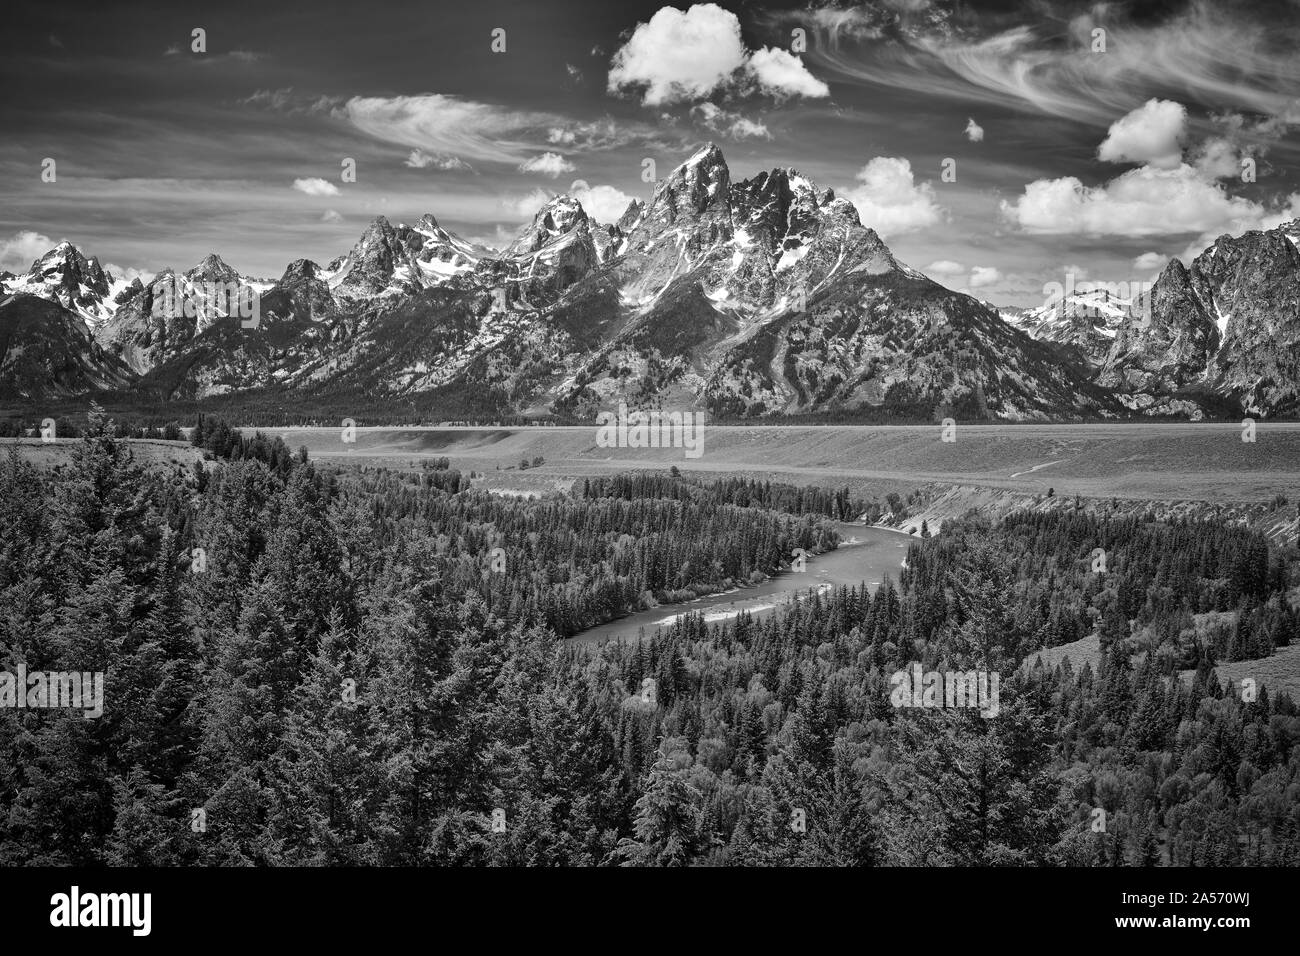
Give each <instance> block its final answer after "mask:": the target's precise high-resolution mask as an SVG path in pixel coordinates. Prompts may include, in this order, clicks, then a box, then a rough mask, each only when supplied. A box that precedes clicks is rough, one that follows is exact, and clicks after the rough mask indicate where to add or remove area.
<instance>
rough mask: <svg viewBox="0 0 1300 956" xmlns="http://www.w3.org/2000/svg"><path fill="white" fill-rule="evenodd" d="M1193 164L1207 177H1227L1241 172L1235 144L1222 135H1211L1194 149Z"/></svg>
mask: <svg viewBox="0 0 1300 956" xmlns="http://www.w3.org/2000/svg"><path fill="white" fill-rule="evenodd" d="M1193 165H1194V166H1195V167H1196V170H1197V172H1199V173H1200V174H1201V175H1203V176H1205V177H1206V178H1208V179H1227V178H1228V177H1229V176H1236V175H1237V174H1238V173H1240V172H1241V158H1240V157H1239V155H1238V152H1237V148H1236V146H1234V145H1233V143H1232V142H1230V141H1229V140H1228V139H1226V138H1224V137H1222V136H1212V137H1210V138H1209V139H1207V140H1206V141H1205V142H1203V143H1201V144H1200V145H1199V146H1198V147H1197V148H1196V150H1195V159H1194V160H1193Z"/></svg>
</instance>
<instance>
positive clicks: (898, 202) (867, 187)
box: [842, 156, 943, 236]
mask: <svg viewBox="0 0 1300 956" xmlns="http://www.w3.org/2000/svg"><path fill="white" fill-rule="evenodd" d="M857 178H858V181H859V182H860V183H861V185H860V186H852V187H850V188H849V189H846V190H843V192H842V195H843V196H844V198H846V199H848V200H849V201H850V202H852V203H853V205H855V206H856V207H857V209H858V215H859V216H860V217H861V218H862V224H863V225H864V226H868V227H869V228H872V229H874V230H876V232H878V233H880V234H881V235H882V236H896V235H899V234H901V233H905V232H913V231H915V230H917V229H924V228H925V227H927V226H933V225H935V224H936V223H938V222H939V221H940V220H942V218H943V210H942V209H941V208H940V207H939V206H938V205H936V204H935V201H934V189H933V187H931V186H930V184H929V183H922V184H921V185H920V186H917V185H916V184H915V183H914V182H913V179H912V164H911V163H909V162H908V161H907V160H906V159H900V158H895V157H891V156H877V157H876V158H875V159H873V160H871V162H869V163H867V165H865V166H863V167H862V169H861V170H859V171H858V175H857Z"/></svg>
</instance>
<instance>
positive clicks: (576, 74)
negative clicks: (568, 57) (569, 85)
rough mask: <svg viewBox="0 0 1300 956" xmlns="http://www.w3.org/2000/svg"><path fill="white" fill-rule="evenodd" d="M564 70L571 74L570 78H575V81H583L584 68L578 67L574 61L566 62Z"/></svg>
mask: <svg viewBox="0 0 1300 956" xmlns="http://www.w3.org/2000/svg"><path fill="white" fill-rule="evenodd" d="M564 71H565V72H566V73H568V74H569V79H571V80H573V81H574V82H575V83H581V82H582V70H580V69H578V68H577V67H576V66H574V65H573V64H572V63H566V64H564Z"/></svg>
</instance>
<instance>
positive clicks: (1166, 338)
mask: <svg viewBox="0 0 1300 956" xmlns="http://www.w3.org/2000/svg"><path fill="white" fill-rule="evenodd" d="M1297 237H1300V223H1291V224H1287V225H1286V226H1283V227H1279V229H1277V230H1274V231H1271V232H1269V233H1264V234H1261V233H1247V234H1246V235H1245V236H1242V237H1236V238H1232V237H1227V236H1225V237H1221V238H1220V239H1219V240H1216V243H1215V244H1214V245H1213V246H1212V247H1210V248H1209V249H1207V250H1206V252H1204V253H1202V254H1201V256H1198V257H1197V258H1196V259H1195V260H1194V261H1193V263H1192V265H1191V267H1190V268H1189V267H1185V266H1183V265H1182V263H1181V262H1179V261H1178V260H1172V261H1171V262H1170V263H1169V264H1168V265H1167V266H1166V267H1165V270H1164V272H1162V274H1161V276H1160V277H1159V279H1158V280H1157V281H1156V283H1155V284H1154V286H1153V287H1152V289H1151V291H1150V293H1149V296H1150V297H1149V300H1148V299H1147V298H1146V297H1145V296H1144V297H1143V298H1142V301H1140V302H1139V301H1138V300H1137V298H1136V297H1135V298H1134V299H1133V300H1128V301H1126V300H1122V299H1117V298H1114V297H1111V296H1109V295H1108V294H1107V293H1105V292H1104V291H1103V292H1101V293H1090V295H1091V298H1088V296H1087V295H1085V296H1083V297H1080V296H1079V295H1073V296H1067V297H1064V298H1062V299H1061V300H1060V301H1058V302H1056V303H1054V304H1053V305H1051V306H1049V307H1044V308H1043V309H1038V310H1024V311H1018V312H1011V311H1007V312H1004V313H1001V314H1000V313H999V310H997V309H996V308H994V307H992V306H990V305H989V304H988V303H985V302H981V301H979V300H977V299H975V298H973V297H971V296H969V295H966V294H964V293H959V292H955V291H953V290H950V289H947V288H945V287H944V286H942V285H939V284H938V283H936V282H934V281H933V280H931V279H929V278H928V277H926V276H925V275H923V274H922V273H920V272H918V271H917V270H915V269H912V268H911V267H909V266H907V265H906V264H905V263H903V262H901V261H900V260H898V259H897V258H896V257H895V256H894V255H893V253H892V252H891V251H890V250H889V248H888V246H887V245H886V244H885V243H884V242H883V241H882V240H881V239H880V237H879V236H878V235H877V234H876V232H875V231H874V230H873V229H871V228H870V226H868V225H866V224H864V223H862V222H861V220H860V218H859V215H858V211H857V209H856V207H855V206H854V205H853V204H852V203H851V202H849V201H848V200H846V199H843V198H840V197H838V196H836V194H835V192H834V190H832V189H830V188H824V187H818V186H817V185H816V184H815V183H813V182H812V181H811V180H809V179H808V178H807V177H805V176H803V175H802V174H800V173H799V172H798V171H797V170H796V169H793V168H777V169H773V170H769V171H765V172H761V173H758V174H757V175H755V176H752V177H750V178H748V179H745V180H740V181H733V179H732V176H731V171H730V168H729V167H728V165H727V163H726V160H725V157H724V156H723V154H722V151H721V150H720V149H719V148H718V147H717V146H716V145H714V144H708V145H706V146H705V147H703V148H701V149H700V150H698V151H697V152H696V153H694V154H693V155H692V156H690V157H689V158H688V159H687V160H686V161H684V162H683V163H681V164H680V165H679V166H678V167H676V168H675V169H674V170H673V171H672V172H671V173H669V174H668V175H667V176H665V177H664V178H663V179H661V180H659V181H658V182H657V183H655V185H654V189H653V192H652V194H651V196H650V198H649V199H648V200H640V199H637V200H633V201H632V202H631V203H630V204H629V206H628V208H627V210H626V211H625V212H624V213H623V214H622V215H621V216H620V217H619V219H618V221H617V222H616V223H601V222H598V221H597V220H595V219H594V218H592V217H591V216H590V215H589V214H588V213H587V211H586V210H585V209H584V208H583V207H582V204H581V202H580V201H579V200H577V199H576V198H574V197H571V196H566V195H557V196H554V197H552V198H551V199H549V200H548V201H547V202H545V203H544V204H543V205H542V206H541V208H539V209H538V210H537V212H536V213H535V214H534V216H533V218H532V220H531V222H529V223H528V224H526V225H525V226H524V227H523V228H522V229H521V230H520V231H519V233H518V235H517V236H516V238H515V239H514V240H513V241H512V242H510V243H509V244H507V245H506V246H505V248H503V249H501V250H491V249H488V248H486V247H483V246H479V245H476V244H474V243H472V242H469V241H467V240H465V239H463V238H461V237H460V236H457V235H456V234H455V233H453V232H450V231H448V230H446V229H444V228H443V227H442V226H441V225H439V223H438V221H437V219H436V218H435V217H434V216H433V215H431V214H426V215H424V216H422V217H421V218H420V219H418V220H417V221H416V223H415V224H414V225H407V224H405V223H398V224H396V225H394V224H393V223H391V222H390V221H389V220H388V219H387V218H386V217H383V216H378V217H376V218H375V219H374V220H372V221H371V222H370V223H369V224H368V225H367V227H366V229H365V230H364V232H363V233H362V234H361V236H360V237H359V238H358V239H357V241H356V242H355V243H354V244H353V246H352V247H351V248H350V249H349V250H348V251H346V252H345V253H343V254H342V255H340V256H338V257H336V258H335V259H333V260H331V261H330V262H329V263H327V264H325V265H321V264H319V263H317V262H314V261H312V260H310V259H305V258H299V259H294V260H292V261H290V262H289V263H288V265H287V266H286V267H285V270H284V272H283V274H282V275H281V276H280V278H279V279H276V280H266V281H263V280H256V279H252V278H250V277H247V276H242V275H240V274H239V273H238V272H236V271H235V270H234V269H232V268H231V267H230V266H229V265H228V264H227V263H226V262H225V261H224V260H223V259H222V258H221V256H220V255H218V254H216V253H212V254H209V255H208V256H206V257H205V258H204V259H203V260H202V261H201V262H200V263H198V264H197V265H196V266H194V267H193V268H191V269H189V270H187V271H186V272H184V273H177V272H176V271H175V270H172V269H166V270H164V271H163V272H162V273H159V275H157V276H155V277H154V278H153V279H151V280H150V281H149V282H148V283H145V282H142V281H141V280H140V279H138V278H137V279H135V280H133V281H131V282H129V283H128V282H125V281H123V280H110V278H109V277H108V276H107V274H106V273H105V272H104V271H103V269H102V268H101V267H100V265H99V262H98V260H97V259H94V258H90V259H87V258H86V257H85V256H84V255H83V254H82V253H81V251H80V250H79V249H77V248H76V247H75V246H73V245H72V244H71V243H67V242H65V243H61V244H60V245H59V246H57V247H56V248H55V249H54V250H51V251H50V252H49V253H47V254H46V255H45V256H43V257H42V258H41V259H38V260H37V261H36V262H35V263H33V266H32V269H30V270H29V271H28V273H27V274H25V275H22V276H15V277H12V278H9V279H4V280H3V282H2V284H0V289H3V291H4V292H5V293H6V294H9V295H13V296H14V297H15V301H17V300H22V299H26V298H29V297H31V298H37V299H41V300H43V301H48V302H50V303H51V304H53V305H55V306H56V307H57V308H58V309H59V310H61V311H60V312H58V313H55V314H47V313H46V312H44V311H43V312H42V315H45V321H46V322H48V323H52V324H54V325H56V326H59V328H58V329H57V330H55V332H54V333H52V334H53V336H54V340H57V341H60V342H63V343H65V345H66V347H69V348H71V347H74V346H75V347H76V349H77V351H78V355H77V356H76V357H75V358H74V359H73V362H74V365H78V366H79V367H81V368H82V370H83V373H84V374H81V375H72V376H71V377H68V376H66V375H65V376H64V378H63V379H62V380H59V379H58V377H57V376H54V375H53V374H52V373H50V374H48V375H46V377H45V378H43V377H42V374H41V372H40V368H39V367H36V368H27V367H23V368H19V366H20V365H21V364H22V361H23V360H22V355H23V354H24V353H23V348H22V343H21V342H18V341H17V338H21V337H22V336H21V335H19V333H20V332H21V333H22V335H27V334H31V329H30V328H29V324H28V323H26V322H21V323H13V324H12V325H13V330H12V332H11V334H10V340H11V341H10V347H9V349H8V351H7V353H6V355H7V357H6V358H5V359H3V360H0V393H7V394H9V395H11V396H13V397H16V398H20V399H23V400H27V401H39V400H41V399H42V398H43V397H44V396H46V395H56V394H57V395H64V394H68V389H69V388H72V387H73V385H74V384H75V383H82V384H84V385H85V387H86V389H87V390H88V391H93V390H95V389H101V388H120V389H124V390H125V391H126V392H127V393H129V394H133V395H136V396H138V397H140V399H141V400H156V401H175V400H182V399H188V400H200V399H203V398H205V397H209V396H217V395H236V394H244V393H248V394H271V393H274V394H275V395H277V396H279V399H280V400H281V401H283V402H289V401H293V400H295V399H302V400H312V399H315V398H320V397H324V396H353V395H355V396H358V397H362V396H370V397H372V398H380V397H394V396H397V397H401V396H436V395H438V394H441V393H443V392H467V391H468V392H473V393H475V394H477V395H480V396H483V397H484V398H485V400H487V401H488V402H489V403H490V404H493V405H495V406H496V407H498V408H500V409H502V410H503V411H509V412H511V413H514V414H526V415H551V414H553V415H559V416H561V417H575V418H587V417H590V416H592V415H594V413H595V411H597V410H599V409H601V408H607V407H614V406H617V405H618V404H619V403H620V402H626V403H628V405H629V406H630V407H674V408H678V407H691V408H702V409H707V410H709V411H711V412H713V413H714V414H716V415H723V416H727V417H737V418H756V417H781V416H806V415H817V414H827V415H835V416H841V417H844V416H848V417H852V416H853V415H855V414H861V415H864V416H873V417H879V416H880V415H882V414H883V415H886V416H887V417H888V416H896V417H901V418H907V419H911V420H915V419H922V420H931V419H933V420H938V419H940V418H944V417H963V418H982V419H988V420H1007V421H1023V420H1027V421H1034V420H1037V421H1046V420H1078V419H1083V418H1108V417H1115V418H1119V417H1128V416H1132V415H1174V416H1183V417H1189V418H1196V417H1202V416H1204V415H1205V414H1207V411H1210V410H1214V409H1221V408H1222V407H1224V403H1225V402H1226V403H1227V404H1228V405H1231V404H1232V403H1233V402H1239V403H1240V404H1241V407H1242V408H1246V409H1253V410H1255V412H1256V413H1257V414H1262V415H1268V414H1287V413H1291V412H1293V411H1294V410H1295V403H1296V396H1297V382H1298V381H1300V369H1296V367H1295V363H1294V362H1292V361H1291V360H1290V359H1289V357H1288V356H1287V355H1286V354H1284V350H1279V349H1278V348H1274V347H1271V345H1270V343H1274V344H1276V343H1278V342H1279V341H1280V342H1282V343H1296V344H1300V252H1298V251H1297V249H1296V242H1297ZM223 288H226V289H230V290H235V291H238V292H240V293H241V294H245V295H254V296H256V302H257V306H258V317H257V320H256V321H255V322H253V323H251V325H252V326H253V327H250V323H249V322H246V321H245V322H241V321H240V316H238V315H235V314H232V312H233V310H232V309H231V308H230V307H229V303H230V302H232V301H233V299H232V298H227V297H225V296H223V295H221V294H214V290H217V291H218V293H219V291H220V290H221V289H223ZM14 307H15V306H14V301H11V302H9V303H8V304H6V305H4V306H0V312H2V311H3V310H4V309H12V308H14ZM1225 309H1227V310H1228V312H1227V315H1229V316H1230V318H1228V319H1225V318H1224V314H1225V313H1224V310H1225ZM1278 310H1281V311H1282V312H1284V313H1287V310H1290V311H1289V313H1287V314H1289V316H1290V317H1289V318H1284V319H1276V318H1270V315H1272V313H1275V312H1277V311H1278ZM30 311H31V309H30V307H28V308H27V312H28V313H30ZM1211 312H1213V315H1212V316H1211ZM78 323H80V325H78ZM24 330H26V331H24ZM1279 334H1281V338H1280V339H1279ZM83 342H84V343H85V344H84V345H82V344H80V343H83ZM15 345H16V346H17V348H16V350H15V348H14V346H15ZM48 364H49V362H48V360H44V366H48ZM44 366H42V367H44ZM124 369H125V372H124V371H123V370H124ZM47 372H48V369H47ZM19 383H22V384H21V385H19ZM70 383H71V384H70Z"/></svg>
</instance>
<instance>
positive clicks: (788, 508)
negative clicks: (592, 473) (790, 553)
mask: <svg viewBox="0 0 1300 956" xmlns="http://www.w3.org/2000/svg"><path fill="white" fill-rule="evenodd" d="M582 496H583V497H584V498H623V499H625V500H628V501H634V500H636V499H638V498H670V499H672V500H674V501H695V500H699V499H701V498H705V497H707V498H711V499H712V500H714V501H716V502H719V503H721V504H728V505H735V506H736V507H739V508H766V509H767V510H769V511H782V512H785V513H786V514H796V515H805V514H815V515H825V516H826V517H828V518H833V519H835V520H836V521H854V520H857V519H859V518H862V517H865V518H867V520H869V521H872V522H874V521H875V520H876V519H877V518H878V517H879V516H880V513H881V508H880V505H879V504H877V503H876V502H873V501H867V500H864V499H862V498H854V497H853V496H852V495H851V494H850V493H849V489H848V488H843V489H840V490H833V489H826V488H814V487H800V486H798V485H788V484H782V483H781V482H773V481H758V480H756V479H753V478H720V479H715V480H712V481H710V480H705V479H700V478H692V477H687V476H684V475H682V474H680V473H679V472H678V470H677V468H676V466H674V467H673V468H672V470H671V472H670V473H668V474H664V473H662V472H640V473H633V474H623V475H613V476H611V477H608V478H584V479H583V481H582Z"/></svg>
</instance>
